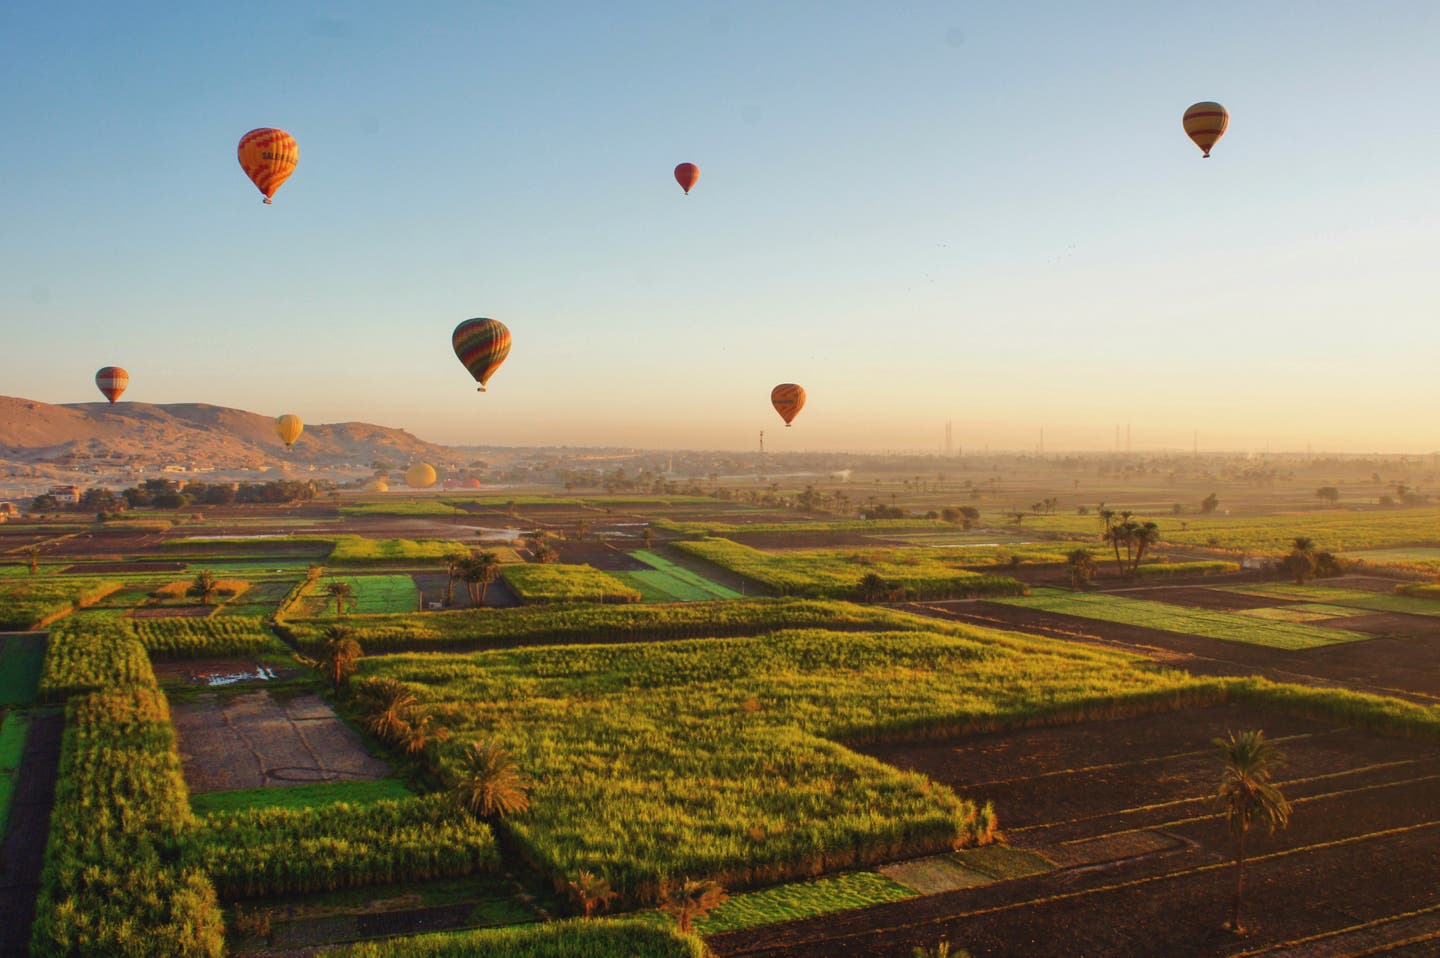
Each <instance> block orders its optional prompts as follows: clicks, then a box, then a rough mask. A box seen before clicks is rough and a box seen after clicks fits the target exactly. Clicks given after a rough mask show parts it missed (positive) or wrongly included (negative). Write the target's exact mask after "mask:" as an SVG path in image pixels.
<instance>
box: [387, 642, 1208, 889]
mask: <svg viewBox="0 0 1440 958" xmlns="http://www.w3.org/2000/svg"><path fill="white" fill-rule="evenodd" d="M907 618H908V619H909V621H911V622H914V623H915V626H914V631H905V632H871V633H838V632H827V631H819V630H807V631H789V632H778V633H772V634H767V635H761V636H755V637H750V638H736V639H715V640H708V641H699V642H664V643H652V644H626V645H598V646H584V647H577V646H572V647H568V648H563V649H561V648H535V649H526V650H518V651H509V652H483V653H475V654H472V655H468V656H445V655H396V656H387V657H381V658H367V659H365V660H363V661H362V672H363V674H364V675H366V676H372V677H378V676H385V677H390V678H394V679H397V680H400V681H403V682H405V683H407V684H408V685H409V686H410V688H411V689H412V690H413V691H414V692H415V694H416V695H417V696H418V697H420V699H421V700H422V701H423V702H424V703H426V705H427V706H428V708H429V709H430V713H431V714H432V715H434V716H435V717H436V719H437V721H439V722H440V723H442V724H443V725H444V726H445V727H447V728H449V729H450V730H451V731H452V732H453V733H454V735H453V737H452V738H451V739H450V740H449V741H448V742H447V743H446V744H444V745H442V746H441V747H440V752H439V759H438V761H439V765H440V768H439V774H440V775H441V777H445V776H447V775H449V774H451V773H450V772H449V771H448V770H449V769H450V767H451V762H452V761H454V758H455V756H456V754H457V752H458V750H459V749H460V748H461V747H462V746H463V744H464V743H466V742H469V741H473V740H476V739H494V740H498V741H500V742H501V743H503V744H504V745H505V746H506V747H508V748H510V749H511V750H512V751H513V752H514V754H515V755H516V757H517V761H518V762H519V764H520V767H521V768H522V769H523V770H524V771H525V772H526V773H527V774H528V775H530V776H532V777H533V779H534V780H535V790H534V792H533V795H532V806H531V809H530V811H529V812H528V813H526V814H524V815H521V816H518V817H515V818H512V819H507V820H506V821H505V823H504V825H503V827H504V828H506V829H508V830H509V831H510V832H511V833H512V835H513V836H514V837H515V838H516V839H517V840H518V841H520V842H521V843H522V844H523V845H524V846H525V848H526V854H527V855H528V856H530V857H532V858H533V859H534V860H535V861H537V862H538V863H540V864H541V865H542V867H543V868H544V870H545V871H546V872H547V873H548V874H550V875H551V876H552V877H555V878H557V879H558V878H560V877H562V876H569V875H573V874H575V872H576V871H577V870H578V869H581V868H588V869H591V870H592V871H599V872H600V873H601V874H603V875H604V876H605V877H606V878H608V879H609V880H610V882H611V884H612V886H614V887H615V888H616V889H617V890H619V891H620V892H621V893H622V894H624V895H625V896H626V897H627V900H629V901H631V902H643V901H648V900H653V898H654V895H655V892H656V888H657V885H658V882H659V881H660V880H661V879H663V878H665V877H668V876H681V875H690V876H692V877H699V876H705V877H711V878H715V879H717V880H719V881H721V882H722V884H724V885H726V887H730V888H743V887H745V886H748V885H754V884H766V883H770V882H774V881H778V880H783V879H786V878H794V877H801V876H807V875H811V874H814V873H815V872H816V871H817V870H832V869H838V868H844V867H851V868H853V867H855V866H857V865H864V864H866V863H868V862H872V861H879V860H888V859H891V858H895V857H901V856H904V855H910V854H922V853H930V852H934V851H937V850H942V851H943V850H949V849H951V848H952V847H955V846H957V845H960V844H965V843H967V842H970V843H973V842H975V841H977V840H983V839H984V838H985V835H986V834H987V832H986V827H985V818H984V816H983V815H982V816H979V817H978V818H977V810H976V809H975V807H974V806H973V805H970V804H969V803H967V802H965V801H962V800H961V799H959V798H958V797H957V796H955V794H954V793H953V792H951V791H950V790H949V789H947V788H943V787H940V786H937V785H936V784H935V783H933V782H931V781H929V780H928V779H926V778H924V777H923V776H919V775H915V774H911V773H905V772H900V771H898V770H897V769H894V768H892V767H889V766H886V765H883V764H881V763H879V762H876V761H874V760H872V759H869V758H867V757H864V756H861V755H859V754H857V753H854V752H852V751H850V750H849V749H846V748H844V747H843V746H841V745H839V744H836V741H835V740H846V741H849V740H860V739H876V738H887V737H910V736H916V735H923V734H931V733H936V732H940V731H954V730H958V729H963V728H971V727H985V726H990V725H1001V724H1005V723H1008V722H1021V721H1030V720H1034V719H1036V718H1037V717H1040V716H1046V715H1054V714H1057V713H1069V712H1073V713H1076V714H1084V713H1088V712H1091V711H1094V712H1096V713H1105V712H1107V711H1109V710H1111V709H1113V708H1116V707H1139V706H1140V705H1141V704H1142V703H1152V702H1159V701H1165V702H1172V701H1175V700H1177V698H1178V699H1183V698H1184V697H1185V696H1186V695H1188V694H1192V693H1195V694H1199V693H1200V692H1201V691H1202V690H1204V689H1206V688H1209V686H1206V685H1205V683H1203V682H1201V681H1197V680H1194V679H1191V678H1190V677H1188V676H1184V675H1182V674H1178V673H1168V672H1160V671H1155V670H1151V669H1148V668H1144V667H1141V666H1139V665H1137V664H1135V663H1134V661H1133V660H1131V659H1129V658H1128V657H1124V656H1119V655H1112V654H1108V653H1100V652H1097V651H1094V650H1089V649H1077V648H1074V647H1071V646H1066V645H1062V644H1060V643H1051V642H1047V641H1040V640H1030V639H1021V638H1018V637H1014V636H1009V635H1006V634H1004V633H997V632H992V631H989V630H984V629H977V628H969V627H962V626H949V627H945V626H939V627H937V626H936V625H935V623H934V621H933V620H929V622H928V623H927V624H922V623H924V620H919V619H918V617H907ZM662 780H663V781H664V782H665V783H666V787H665V788H664V789H656V788H654V787H653V784H652V783H654V782H656V781H662Z"/></svg>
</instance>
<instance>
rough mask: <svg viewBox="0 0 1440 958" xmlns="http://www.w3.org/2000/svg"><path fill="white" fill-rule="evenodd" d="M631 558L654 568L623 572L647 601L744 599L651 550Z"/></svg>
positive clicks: (637, 552)
mask: <svg viewBox="0 0 1440 958" xmlns="http://www.w3.org/2000/svg"><path fill="white" fill-rule="evenodd" d="M630 557H631V558H632V559H638V560H639V561H641V562H643V563H645V564H646V565H648V566H650V568H649V569H642V570H636V571H633V572H626V573H622V574H620V576H618V577H620V578H622V580H623V581H626V582H629V583H630V584H632V585H634V586H635V587H636V588H638V589H639V590H640V591H641V593H642V594H643V595H645V601H647V602H704V601H707V600H710V599H738V598H740V593H738V592H736V591H735V590H734V589H728V588H726V587H725V586H723V585H721V584H720V583H718V582H712V581H711V580H709V579H707V578H705V577H704V576H702V575H700V574H699V573H698V572H691V571H690V570H689V569H687V568H685V567H684V566H679V565H676V564H675V563H673V562H671V561H670V560H669V559H666V558H664V557H663V556H658V555H656V554H655V553H653V552H651V551H649V550H648V549H636V550H635V551H634V552H632V553H630ZM647 590H649V591H648V592H647ZM652 595H653V596H654V597H653V598H652Z"/></svg>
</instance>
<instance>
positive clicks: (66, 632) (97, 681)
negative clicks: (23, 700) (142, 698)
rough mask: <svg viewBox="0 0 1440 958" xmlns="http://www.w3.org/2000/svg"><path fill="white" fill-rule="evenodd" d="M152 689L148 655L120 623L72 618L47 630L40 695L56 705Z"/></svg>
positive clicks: (116, 620)
mask: <svg viewBox="0 0 1440 958" xmlns="http://www.w3.org/2000/svg"><path fill="white" fill-rule="evenodd" d="M132 686H135V687H141V688H152V687H154V686H155V672H154V670H153V669H152V668H151V667H150V657H149V656H147V655H146V654H145V649H144V647H143V646H142V645H141V644H140V642H139V640H137V639H136V638H135V633H134V632H133V631H131V629H130V628H129V623H127V622H125V621H124V620H122V619H104V620H100V619H94V618H86V619H76V620H72V621H67V622H61V623H59V624H58V625H56V626H54V627H53V628H51V630H50V640H49V643H48V645H47V647H46V650H45V666H44V669H43V671H42V672H41V674H40V697H41V698H43V699H46V700H48V701H52V702H56V701H60V700H62V699H65V698H67V697H69V696H71V695H77V694H80V693H84V692H100V691H106V690H113V689H117V688H126V687H132Z"/></svg>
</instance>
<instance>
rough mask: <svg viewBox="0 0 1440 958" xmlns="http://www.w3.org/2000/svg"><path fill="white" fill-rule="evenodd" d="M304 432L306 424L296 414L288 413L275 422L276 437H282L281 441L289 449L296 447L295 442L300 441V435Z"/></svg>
mask: <svg viewBox="0 0 1440 958" xmlns="http://www.w3.org/2000/svg"><path fill="white" fill-rule="evenodd" d="M304 431H305V424H304V423H303V422H301V421H300V417H299V416H297V415H295V414H294V413H290V412H287V413H286V414H285V415H283V416H281V417H280V418H279V419H277V420H275V435H277V436H279V437H280V441H281V442H283V443H284V444H285V447H286V448H287V449H288V448H289V447H291V446H293V445H295V440H296V439H299V438H300V434H301V433H302V432H304Z"/></svg>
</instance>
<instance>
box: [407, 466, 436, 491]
mask: <svg viewBox="0 0 1440 958" xmlns="http://www.w3.org/2000/svg"><path fill="white" fill-rule="evenodd" d="M405 485H407V486H409V487H410V488H411V489H429V488H430V487H431V486H433V485H435V467H434V466H432V465H430V463H428V462H417V463H415V465H413V466H411V467H410V468H409V469H406V470H405Z"/></svg>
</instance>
